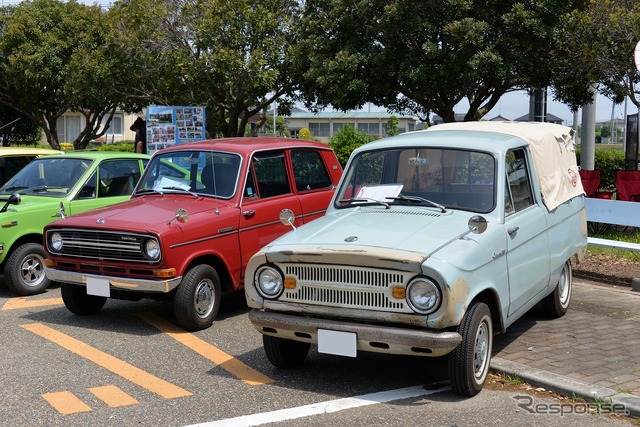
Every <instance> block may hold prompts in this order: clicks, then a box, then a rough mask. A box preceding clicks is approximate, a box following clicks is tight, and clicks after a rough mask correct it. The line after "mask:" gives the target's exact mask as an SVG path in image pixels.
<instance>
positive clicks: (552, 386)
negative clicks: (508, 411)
mask: <svg viewBox="0 0 640 427" xmlns="http://www.w3.org/2000/svg"><path fill="white" fill-rule="evenodd" d="M491 369H493V370H494V371H496V372H499V373H503V374H506V375H514V376H518V378H520V379H522V380H523V381H524V382H526V383H528V384H531V385H532V386H535V387H543V388H545V389H546V390H551V391H553V392H555V393H558V394H562V395H565V396H574V395H575V396H580V397H583V398H584V399H585V400H587V401H593V400H594V399H601V400H603V401H604V402H605V403H610V404H621V405H624V407H625V409H626V410H627V411H629V416H631V417H639V416H640V397H639V396H635V395H633V394H625V393H618V392H617V391H616V390H612V389H610V388H606V387H600V386H597V385H593V384H588V383H585V382H582V381H578V380H575V379H573V378H569V377H566V376H564V375H559V374H554V373H553V372H549V371H544V370H542V369H536V368H532V367H530V366H527V365H523V364H521V363H517V362H512V361H509V360H506V359H502V358H500V357H492V358H491Z"/></svg>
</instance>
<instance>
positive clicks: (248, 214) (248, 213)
mask: <svg viewBox="0 0 640 427" xmlns="http://www.w3.org/2000/svg"><path fill="white" fill-rule="evenodd" d="M255 214H256V211H255V209H251V210H250V211H243V212H242V215H244V216H245V217H246V218H251V217H252V216H254V215H255Z"/></svg>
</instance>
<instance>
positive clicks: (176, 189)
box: [162, 187, 200, 199]
mask: <svg viewBox="0 0 640 427" xmlns="http://www.w3.org/2000/svg"><path fill="white" fill-rule="evenodd" d="M162 189H163V190H175V191H182V192H184V193H189V194H191V195H192V196H193V197H195V198H196V199H199V198H200V196H198V195H197V194H196V193H194V192H193V191H189V190H185V189H184V188H182V187H162Z"/></svg>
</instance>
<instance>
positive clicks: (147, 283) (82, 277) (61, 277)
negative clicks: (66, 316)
mask: <svg viewBox="0 0 640 427" xmlns="http://www.w3.org/2000/svg"><path fill="white" fill-rule="evenodd" d="M45 275H46V276H47V278H48V279H49V280H53V281H56V282H62V283H71V284H75V285H82V286H86V285H87V277H92V276H91V274H86V273H77V272H73V271H64V270H56V269H53V268H45ZM95 277H99V278H100V279H103V280H108V281H109V287H110V288H111V289H118V290H122V291H133V292H145V293H169V292H171V291H172V290H174V289H175V288H177V287H178V285H180V282H181V281H182V276H180V277H174V278H171V279H165V280H147V279H134V278H127V277H114V276H102V275H101V276H95Z"/></svg>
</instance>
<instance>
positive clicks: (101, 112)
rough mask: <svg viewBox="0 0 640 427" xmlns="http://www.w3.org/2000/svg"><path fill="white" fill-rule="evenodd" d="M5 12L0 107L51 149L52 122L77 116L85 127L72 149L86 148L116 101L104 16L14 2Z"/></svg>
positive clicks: (50, 1)
mask: <svg viewBox="0 0 640 427" xmlns="http://www.w3.org/2000/svg"><path fill="white" fill-rule="evenodd" d="M6 11H7V12H8V13H4V14H1V15H0V32H1V34H0V75H2V76H3V79H2V82H1V83H0V102H1V103H3V104H5V105H9V106H11V107H13V108H15V109H16V110H19V111H21V112H22V113H23V114H25V116H26V117H28V118H29V119H30V120H32V121H33V122H35V123H37V124H38V125H39V126H40V127H41V128H42V129H43V130H44V133H45V136H46V138H47V141H48V142H49V144H50V145H51V146H52V147H53V148H58V142H59V141H58V133H57V129H56V124H57V120H58V118H59V117H61V116H62V114H64V113H65V112H66V111H68V110H71V111H79V112H82V114H83V116H84V118H85V120H84V123H85V124H86V128H85V129H84V130H82V132H81V134H80V137H79V138H78V139H77V140H76V141H74V146H75V147H76V148H82V147H84V146H86V144H88V143H89V141H91V140H92V139H95V138H96V137H98V136H100V135H101V133H98V132H97V130H98V129H99V128H100V127H101V122H102V118H103V117H104V116H105V115H106V114H109V113H111V114H112V113H113V111H115V109H116V107H117V106H118V104H120V101H121V97H119V96H118V93H117V92H116V91H115V90H114V86H115V85H114V84H113V83H114V79H117V78H119V77H122V74H119V73H118V72H117V68H116V67H115V66H114V61H113V58H111V57H110V56H109V52H108V51H107V50H106V45H105V35H106V33H107V28H106V27H105V25H104V23H103V21H104V16H105V13H104V12H103V10H102V8H100V7H99V6H97V5H95V6H87V5H84V4H82V3H79V2H75V1H73V2H66V1H58V0H33V1H28V2H20V3H19V4H18V5H17V6H15V7H13V8H11V9H6Z"/></svg>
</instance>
